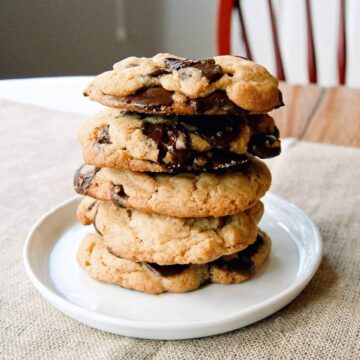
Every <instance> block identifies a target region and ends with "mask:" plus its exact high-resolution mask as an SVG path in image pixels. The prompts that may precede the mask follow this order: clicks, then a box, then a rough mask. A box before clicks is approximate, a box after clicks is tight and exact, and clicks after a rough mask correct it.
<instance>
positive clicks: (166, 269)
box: [145, 263, 189, 277]
mask: <svg viewBox="0 0 360 360" xmlns="http://www.w3.org/2000/svg"><path fill="white" fill-rule="evenodd" d="M145 264H146V265H147V266H148V267H149V269H151V270H152V271H154V272H155V273H156V274H158V275H160V276H164V277H169V276H174V275H177V274H181V273H182V272H183V271H185V270H186V269H187V268H188V267H189V265H158V264H155V263H145Z"/></svg>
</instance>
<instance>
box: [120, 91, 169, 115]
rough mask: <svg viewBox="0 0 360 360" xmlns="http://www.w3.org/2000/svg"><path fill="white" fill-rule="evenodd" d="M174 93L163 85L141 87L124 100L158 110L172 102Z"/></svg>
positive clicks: (147, 108)
mask: <svg viewBox="0 0 360 360" xmlns="http://www.w3.org/2000/svg"><path fill="white" fill-rule="evenodd" d="M172 94H173V92H172V91H167V90H165V89H163V88H162V87H150V88H144V89H140V90H138V91H137V92H136V93H135V94H133V95H129V96H127V97H126V98H124V102H125V103H126V104H132V105H135V106H138V107H140V108H144V109H145V110H153V111H156V110H158V109H160V108H162V107H166V106H170V105H171V104H172V102H173V99H172Z"/></svg>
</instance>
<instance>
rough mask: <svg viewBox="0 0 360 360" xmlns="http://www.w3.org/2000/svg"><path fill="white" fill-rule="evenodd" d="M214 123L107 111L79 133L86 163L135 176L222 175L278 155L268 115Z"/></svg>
mask: <svg viewBox="0 0 360 360" xmlns="http://www.w3.org/2000/svg"><path fill="white" fill-rule="evenodd" d="M213 118H214V117H212V116H196V117H193V118H191V117H187V116H181V117H179V116H177V117H175V116H173V117H161V116H141V115H139V114H129V113H123V112H121V111H118V110H114V109H109V110H107V111H104V112H102V113H99V114H97V115H96V116H94V117H92V118H90V119H89V120H87V121H86V122H85V123H84V124H83V125H82V127H81V128H80V131H79V141H80V144H81V145H82V148H83V158H84V161H85V163H87V164H92V165H95V166H100V167H109V168H120V169H122V168H127V169H130V170H133V171H152V172H154V171H159V172H176V171H181V170H187V171H190V170H195V171H206V170H210V171H221V170H226V169H227V170H236V169H237V168H241V167H242V166H243V165H244V164H245V163H246V161H247V157H248V156H249V155H254V156H258V157H261V158H269V157H273V156H276V155H278V154H279V153H280V151H281V145H280V140H279V131H278V129H277V128H276V126H275V124H274V120H273V119H272V118H271V117H270V116H268V115H258V116H252V117H251V119H250V118H239V117H234V116H222V117H220V118H221V119H217V118H218V117H216V119H213ZM189 119H190V120H189Z"/></svg>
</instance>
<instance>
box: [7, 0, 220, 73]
mask: <svg viewBox="0 0 360 360" xmlns="http://www.w3.org/2000/svg"><path fill="white" fill-rule="evenodd" d="M216 5H217V1H216V0H196V1H194V0H181V1H178V0H101V1H99V0H15V1H14V0H0V77H1V78H12V77H28V76H49V75H74V74H95V73H98V72H101V71H103V70H104V69H107V68H110V67H111V65H112V64H113V63H114V62H115V61H117V60H119V59H121V58H123V57H126V56H129V55H141V56H149V55H152V54H154V53H156V52H159V51H164V52H165V51H166V52H174V53H177V54H179V55H184V56H193V57H202V56H209V55H211V54H213V53H214V19H215V12H216Z"/></svg>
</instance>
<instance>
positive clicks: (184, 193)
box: [74, 158, 271, 222]
mask: <svg viewBox="0 0 360 360" xmlns="http://www.w3.org/2000/svg"><path fill="white" fill-rule="evenodd" d="M270 183H271V174H270V171H269V169H268V168H267V166H266V165H265V164H264V163H263V162H262V161H260V160H257V159H255V158H251V159H250V161H249V163H248V164H247V165H246V166H245V167H244V168H243V169H242V171H238V172H232V173H224V174H216V173H205V172H203V173H190V172H184V173H179V174H171V175H168V174H164V173H137V172H132V171H129V170H118V169H110V168H97V167H95V166H93V165H83V166H82V167H81V168H80V169H78V171H77V172H76V173H75V176H74V187H75V190H76V191H77V192H78V193H79V194H81V195H86V196H91V197H93V198H96V199H98V200H109V201H113V202H114V203H115V204H116V205H118V206H121V207H124V208H132V209H136V210H140V211H144V212H148V213H152V212H154V213H157V214H160V215H166V216H174V217H180V218H186V217H188V218H189V217H208V216H215V217H219V216H226V215H233V214H236V213H239V212H242V211H244V210H246V209H248V208H250V207H252V206H253V205H254V204H255V203H256V202H257V201H258V200H259V199H260V198H261V197H262V196H264V195H265V193H266V191H267V190H268V189H269V187H270ZM83 222H85V221H83Z"/></svg>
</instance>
